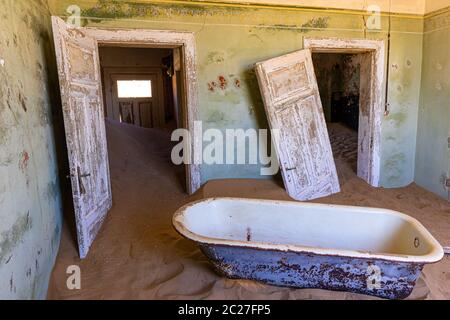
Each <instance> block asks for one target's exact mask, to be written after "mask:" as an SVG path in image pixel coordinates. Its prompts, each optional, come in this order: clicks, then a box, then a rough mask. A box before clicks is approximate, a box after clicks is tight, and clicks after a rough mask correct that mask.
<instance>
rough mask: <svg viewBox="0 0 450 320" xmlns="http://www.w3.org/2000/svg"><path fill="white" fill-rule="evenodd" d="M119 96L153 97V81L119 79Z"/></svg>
mask: <svg viewBox="0 0 450 320" xmlns="http://www.w3.org/2000/svg"><path fill="white" fill-rule="evenodd" d="M117 94H118V97H119V98H151V97H152V82H151V81H150V80H118V81H117Z"/></svg>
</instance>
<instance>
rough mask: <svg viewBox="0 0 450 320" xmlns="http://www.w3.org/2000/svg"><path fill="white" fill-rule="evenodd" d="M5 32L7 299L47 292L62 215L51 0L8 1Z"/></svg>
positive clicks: (3, 4) (0, 168)
mask: <svg viewBox="0 0 450 320" xmlns="http://www.w3.org/2000/svg"><path fill="white" fill-rule="evenodd" d="M0 31H1V32H0V299H17V298H19V299H41V298H45V296H46V292H47V286H48V280H49V275H50V272H51V269H52V268H53V264H54V259H55V257H56V254H57V250H58V247H59V241H60V230H61V214H62V208H61V200H60V191H59V190H60V187H59V181H58V170H57V160H56V150H55V142H54V139H53V136H54V134H53V126H52V122H53V117H52V108H51V106H52V105H57V104H55V103H54V102H55V101H57V99H58V98H57V96H58V92H57V91H55V87H57V79H56V82H55V81H54V80H55V78H53V79H52V78H51V77H50V76H49V75H51V74H55V72H54V60H52V57H54V49H53V46H52V45H51V43H52V35H51V29H50V13H49V10H48V8H47V3H46V2H45V1H40V0H34V1H28V0H2V1H0ZM49 59H50V61H49ZM53 59H54V58H53Z"/></svg>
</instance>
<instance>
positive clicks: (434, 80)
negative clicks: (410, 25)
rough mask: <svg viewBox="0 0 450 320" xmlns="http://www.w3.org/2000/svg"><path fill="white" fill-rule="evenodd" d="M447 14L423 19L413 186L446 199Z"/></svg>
mask: <svg viewBox="0 0 450 320" xmlns="http://www.w3.org/2000/svg"><path fill="white" fill-rule="evenodd" d="M449 52H450V10H447V11H445V12H443V13H441V14H439V15H437V16H435V17H432V18H429V19H426V21H425V35H424V46H423V68H422V69H423V71H422V90H421V99H420V109H419V125H418V135H417V136H418V138H417V149H416V153H417V156H416V182H417V183H418V184H419V185H421V186H423V187H425V188H426V189H428V190H431V191H433V192H435V193H437V194H439V195H441V196H442V197H445V198H449V195H450V194H449V189H448V188H446V186H445V181H446V179H449V178H450V141H449V138H450V76H449V75H450V54H449Z"/></svg>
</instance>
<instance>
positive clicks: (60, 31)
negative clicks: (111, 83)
mask: <svg viewBox="0 0 450 320" xmlns="http://www.w3.org/2000/svg"><path fill="white" fill-rule="evenodd" d="M52 23H53V33H54V40H55V48H56V56H57V62H58V72H59V81H60V87H61V100H62V107H63V115H64V125H65V130H66V140H67V149H68V155H69V166H70V177H71V183H72V193H73V202H74V209H75V218H76V224H77V234H78V246H79V252H80V257H81V258H84V257H85V256H86V255H87V253H88V251H89V248H90V246H91V244H92V242H93V241H94V239H95V236H96V235H97V232H98V230H99V229H100V227H101V225H102V223H103V221H104V219H105V217H106V214H107V212H108V211H109V209H110V208H111V206H112V194H111V185H110V177H109V163H108V151H107V145H106V132H105V122H104V109H103V99H102V89H101V81H100V72H99V60H98V47H97V42H96V41H95V40H94V39H92V38H90V37H88V36H86V35H85V33H84V32H83V29H82V28H75V27H71V26H69V25H67V24H66V23H65V22H64V21H63V20H61V19H60V18H57V17H52Z"/></svg>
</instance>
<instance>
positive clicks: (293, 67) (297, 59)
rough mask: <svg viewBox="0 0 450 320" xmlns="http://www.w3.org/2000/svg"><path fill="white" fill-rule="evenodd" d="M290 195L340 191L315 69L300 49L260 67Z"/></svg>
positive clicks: (261, 84)
mask: <svg viewBox="0 0 450 320" xmlns="http://www.w3.org/2000/svg"><path fill="white" fill-rule="evenodd" d="M256 73H257V77H258V82H259V87H260V90H261V93H262V97H263V101H264V105H265V109H266V113H267V117H268V120H269V124H270V127H271V129H279V130H280V131H279V133H280V134H279V135H278V136H277V135H273V140H274V141H273V142H274V144H275V149H276V151H277V155H278V160H279V162H280V166H281V173H282V175H283V180H284V184H285V187H286V190H287V192H288V194H289V196H291V197H292V198H294V199H296V200H301V201H305V200H312V199H316V198H321V197H325V196H328V195H330V194H333V193H337V192H339V191H340V187H339V180H338V176H337V173H336V166H335V163H334V159H333V153H332V150H331V145H330V139H329V136H328V130H327V127H326V122H325V116H324V114H323V109H322V103H321V101H320V96H319V89H318V85H317V81H316V76H315V73H314V67H313V64H312V58H311V51H310V50H302V51H298V52H294V53H291V54H288V55H284V56H281V57H277V58H274V59H271V60H268V61H265V62H261V63H258V64H257V65H256Z"/></svg>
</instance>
